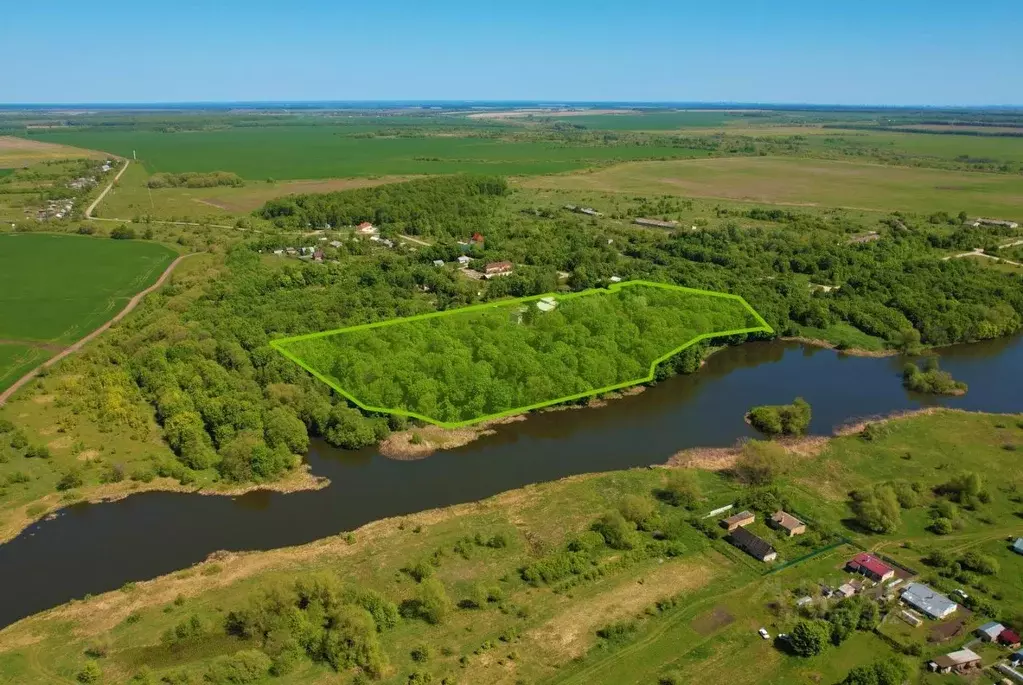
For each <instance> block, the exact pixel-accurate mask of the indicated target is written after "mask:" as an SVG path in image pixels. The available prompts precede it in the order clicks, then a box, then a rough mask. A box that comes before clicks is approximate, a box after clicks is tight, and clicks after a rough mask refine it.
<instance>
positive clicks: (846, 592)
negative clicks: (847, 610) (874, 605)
mask: <svg viewBox="0 0 1023 685" xmlns="http://www.w3.org/2000/svg"><path fill="white" fill-rule="evenodd" d="M835 594H836V595H838V596H840V597H842V598H845V597H852V596H853V595H855V594H856V587H855V586H854V585H853V584H852V583H842V584H841V585H839V586H838V590H836V591H835Z"/></svg>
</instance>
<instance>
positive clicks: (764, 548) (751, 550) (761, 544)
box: [728, 526, 778, 562]
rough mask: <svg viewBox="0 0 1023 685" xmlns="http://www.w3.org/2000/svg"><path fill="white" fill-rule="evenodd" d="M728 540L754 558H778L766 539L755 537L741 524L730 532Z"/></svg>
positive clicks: (766, 560)
mask: <svg viewBox="0 0 1023 685" xmlns="http://www.w3.org/2000/svg"><path fill="white" fill-rule="evenodd" d="M728 541H729V542H731V543H732V544H733V545H735V546H736V547H738V548H739V549H741V550H742V551H743V552H745V553H746V554H748V555H750V556H751V557H753V558H754V559H759V560H760V561H765V562H768V561H774V560H775V559H777V558H778V552H776V551H775V550H774V547H772V546H771V544H770V543H769V542H768V541H767V540H764V539H763V538H759V537H757V536H756V535H754V534H753V533H751V532H749V531H748V530H746V529H745V528H743V527H741V526H740V527H738V528H736V529H735V530H733V531H732V532H731V534H730V535H729V536H728Z"/></svg>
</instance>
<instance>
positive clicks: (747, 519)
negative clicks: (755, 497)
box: [721, 511, 757, 533]
mask: <svg viewBox="0 0 1023 685" xmlns="http://www.w3.org/2000/svg"><path fill="white" fill-rule="evenodd" d="M756 520H757V517H756V515H755V514H754V513H753V512H752V511H740V512H739V513H738V514H734V515H732V516H729V517H728V518H725V519H721V525H722V526H723V527H724V529H725V530H727V531H728V532H729V533H731V532H732V531H733V530H735V529H736V528H741V527H742V526H748V525H749V524H751V523H753V522H754V521H756Z"/></svg>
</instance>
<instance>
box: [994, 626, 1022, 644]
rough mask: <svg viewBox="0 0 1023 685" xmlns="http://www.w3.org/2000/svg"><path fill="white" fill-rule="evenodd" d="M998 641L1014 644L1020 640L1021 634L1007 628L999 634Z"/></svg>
mask: <svg viewBox="0 0 1023 685" xmlns="http://www.w3.org/2000/svg"><path fill="white" fill-rule="evenodd" d="M998 641H999V642H1001V643H1002V644H1003V645H1014V644H1016V643H1018V642H1019V635H1017V634H1016V633H1014V632H1013V631H1011V630H1009V629H1008V628H1006V629H1005V630H1003V631H1002V632H1001V633H999V634H998Z"/></svg>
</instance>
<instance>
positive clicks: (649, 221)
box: [632, 218, 678, 228]
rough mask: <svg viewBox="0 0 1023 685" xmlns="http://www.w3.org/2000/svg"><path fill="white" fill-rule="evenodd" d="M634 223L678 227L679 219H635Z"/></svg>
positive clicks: (658, 226) (655, 226)
mask: <svg viewBox="0 0 1023 685" xmlns="http://www.w3.org/2000/svg"><path fill="white" fill-rule="evenodd" d="M632 223H634V224H636V225H638V226H653V227H654V228H676V227H677V226H678V222H677V221H660V220H658V219H643V218H639V219H633V220H632Z"/></svg>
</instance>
